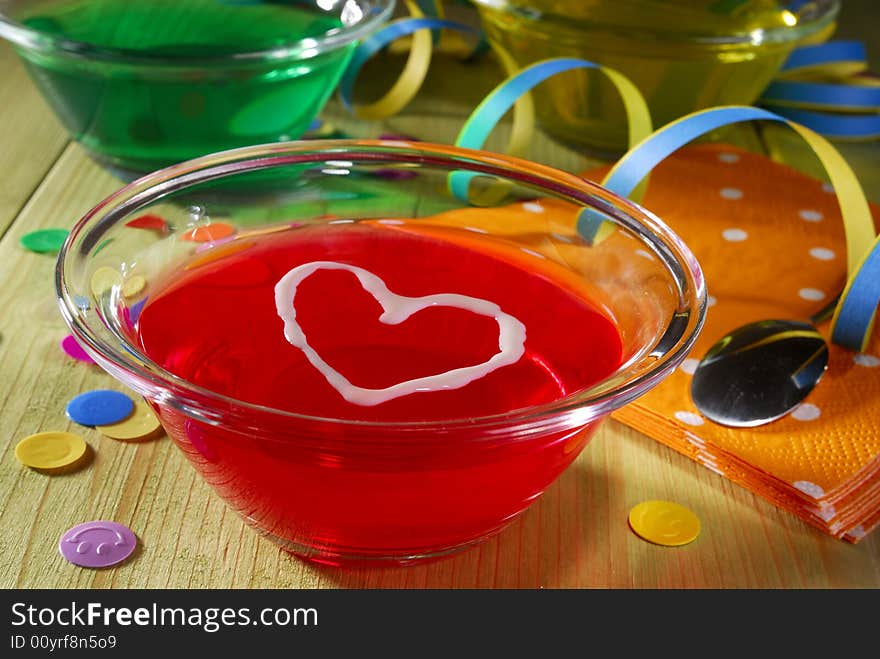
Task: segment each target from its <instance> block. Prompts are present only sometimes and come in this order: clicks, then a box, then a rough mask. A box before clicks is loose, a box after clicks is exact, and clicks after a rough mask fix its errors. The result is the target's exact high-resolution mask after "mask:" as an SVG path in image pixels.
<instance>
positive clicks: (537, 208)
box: [522, 201, 544, 213]
mask: <svg viewBox="0 0 880 659" xmlns="http://www.w3.org/2000/svg"><path fill="white" fill-rule="evenodd" d="M522 207H523V210H524V211H528V212H529V213H543V212H544V207H543V206H542V205H541V204H537V203H535V202H534V201H527V202H526V203H524V204H523V205H522Z"/></svg>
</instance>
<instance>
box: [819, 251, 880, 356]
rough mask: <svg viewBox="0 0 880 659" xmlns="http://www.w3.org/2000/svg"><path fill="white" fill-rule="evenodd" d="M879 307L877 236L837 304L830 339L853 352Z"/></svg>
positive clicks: (862, 338) (879, 283)
mask: <svg viewBox="0 0 880 659" xmlns="http://www.w3.org/2000/svg"><path fill="white" fill-rule="evenodd" d="M878 304H880V237H878V239H877V240H876V241H875V242H874V245H873V247H872V248H871V251H870V253H869V254H868V256H867V258H866V259H865V261H864V262H863V263H862V265H861V267H860V268H859V270H858V272H857V273H856V276H855V277H854V278H853V280H852V283H851V284H850V286H849V292H848V293H847V295H846V296H845V297H843V298H842V299H841V301H840V310H839V314H838V317H837V322H836V323H835V325H834V331H833V332H832V333H831V340H832V341H833V342H834V343H837V344H840V345H844V346H848V347H851V348H853V349H854V350H858V349H861V347H862V344H863V342H864V340H865V337H866V336H867V334H868V331H869V330H870V329H871V323H872V322H873V318H874V314H875V313H876V312H877V305H878Z"/></svg>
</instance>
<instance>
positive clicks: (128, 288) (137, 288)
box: [122, 275, 147, 297]
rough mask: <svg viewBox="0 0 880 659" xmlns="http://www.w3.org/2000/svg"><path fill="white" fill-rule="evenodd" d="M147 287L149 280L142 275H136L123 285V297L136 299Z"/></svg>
mask: <svg viewBox="0 0 880 659" xmlns="http://www.w3.org/2000/svg"><path fill="white" fill-rule="evenodd" d="M146 286H147V280H146V279H145V278H144V277H142V276H141V275H134V276H132V277H129V278H128V279H126V280H125V282H124V283H123V284H122V295H123V296H125V297H134V296H135V295H137V294H138V293H140V292H141V291H142V290H144V288H146Z"/></svg>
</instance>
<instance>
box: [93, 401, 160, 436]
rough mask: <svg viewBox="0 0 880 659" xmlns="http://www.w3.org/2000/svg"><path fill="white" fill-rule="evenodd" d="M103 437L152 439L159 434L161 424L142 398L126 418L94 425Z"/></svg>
mask: <svg viewBox="0 0 880 659" xmlns="http://www.w3.org/2000/svg"><path fill="white" fill-rule="evenodd" d="M95 429H96V430H97V431H98V432H100V433H101V434H102V435H104V436H105V437H109V438H111V439H121V440H125V441H129V442H136V441H142V440H145V439H152V438H153V437H155V436H157V435H158V434H159V431H160V430H161V429H162V425H161V424H160V423H159V419H158V418H157V417H156V415H155V414H154V413H153V410H152V409H151V408H150V406H149V405H147V404H146V402H144V401H143V400H139V401H137V402H135V404H134V411H133V412H132V413H131V415H129V416H128V418H125V419H123V420H122V421H119V422H117V423H111V424H107V425H99V426H95Z"/></svg>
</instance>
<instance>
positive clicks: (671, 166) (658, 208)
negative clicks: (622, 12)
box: [584, 144, 880, 542]
mask: <svg viewBox="0 0 880 659" xmlns="http://www.w3.org/2000/svg"><path fill="white" fill-rule="evenodd" d="M605 172H606V170H605V169H600V170H594V171H590V172H587V173H585V174H584V176H585V177H586V178H589V179H591V180H594V181H597V182H601V179H602V176H603V175H604V174H605ZM642 205H643V206H644V207H645V208H647V209H649V210H651V211H652V212H654V213H655V214H656V215H658V216H659V217H660V218H661V219H663V220H664V221H665V222H666V223H667V224H668V225H669V226H670V227H671V228H672V229H673V230H674V231H675V232H676V233H678V234H679V235H680V236H681V237H682V239H683V240H684V241H685V242H686V243H687V244H688V246H689V247H690V248H691V249H692V250H693V252H694V254H695V255H696V257H697V259H698V260H699V261H700V264H701V265H702V267H703V270H704V273H705V276H706V282H707V288H708V292H709V295H710V297H709V305H710V306H709V310H708V314H707V319H706V324H705V327H704V329H703V331H702V333H701V335H700V337H699V339H698V341H697V343H696V345H695V347H694V349H693V351H692V353H691V355H690V356H689V358H688V359H687V360H685V361H684V363H683V364H682V365H681V367H680V368H679V369H678V370H677V371H676V372H675V373H673V374H672V375H670V376H669V377H668V378H667V379H666V380H665V381H664V382H662V383H661V384H660V385H658V386H657V387H656V388H654V389H653V390H651V391H650V392H648V393H647V394H645V395H644V396H643V397H641V398H639V399H638V400H636V401H635V402H633V403H630V404H629V405H627V406H625V407H623V408H621V409H620V410H618V411H617V412H615V413H614V415H613V417H614V418H616V419H617V420H619V421H621V422H623V423H625V424H626V425H629V426H631V427H633V428H635V429H637V430H639V431H641V432H643V433H645V434H647V435H648V436H650V437H652V438H654V439H656V440H658V441H660V442H662V443H663V444H666V445H667V446H670V447H672V448H673V449H675V450H676V451H679V452H680V453H683V454H684V455H686V456H688V457H690V458H692V459H694V460H696V461H698V462H700V463H701V464H703V465H705V466H706V467H708V468H709V469H711V470H712V471H714V472H716V473H718V474H721V475H722V476H724V477H726V478H728V479H730V480H731V481H733V482H736V483H738V484H740V485H742V486H744V487H747V488H748V489H750V490H752V491H753V492H755V493H756V494H758V495H760V496H762V497H764V498H765V499H768V500H770V501H771V502H773V503H774V504H776V505H778V506H780V507H782V508H785V509H787V510H789V511H791V512H792V513H794V514H795V515H797V516H798V517H800V518H801V519H803V520H805V521H806V522H808V523H810V524H812V525H814V526H816V527H818V528H820V529H822V530H823V531H826V532H828V533H830V534H832V535H834V536H836V537H840V538H843V539H845V540H848V541H850V542H857V541H858V540H859V539H860V538H862V537H864V536H865V535H866V534H867V533H868V532H870V531H871V530H872V529H873V528H874V527H876V526H877V525H878V523H880V336H878V335H880V332H876V331H875V333H874V336H873V337H872V340H871V343H870V345H869V347H868V349H867V350H866V352H864V353H854V352H852V351H849V350H846V349H844V348H841V347H840V346H836V345H833V344H831V347H830V358H829V365H828V370H827V372H826V373H825V375H824V376H823V378H822V380H821V381H820V382H819V385H818V386H817V387H816V388H815V389H814V390H813V391H812V392H811V393H810V395H809V396H808V397H807V398H806V399H805V401H804V402H803V403H801V405H799V406H798V407H797V408H796V409H795V410H794V411H792V412H791V413H790V414H788V415H787V416H785V417H783V418H782V419H779V420H777V421H774V422H772V423H770V424H766V425H764V426H759V427H756V428H728V427H725V426H721V425H718V424H715V423H713V422H712V421H710V420H708V419H706V418H704V417H703V416H701V415H700V413H699V412H698V410H697V409H696V407H695V406H694V404H693V402H692V401H691V398H690V378H691V374H692V373H693V370H694V368H695V367H696V365H697V363H698V359H699V358H700V357H701V356H702V355H703V354H705V352H706V351H707V350H708V349H709V347H710V346H711V345H712V344H713V343H715V342H716V341H717V340H718V339H720V338H721V337H722V336H724V335H725V334H726V333H727V332H729V331H730V330H732V329H734V328H736V327H738V326H740V325H743V324H745V323H748V322H751V321H755V320H761V319H769V318H794V319H802V320H806V319H807V318H809V316H810V315H811V314H813V313H815V312H816V311H818V310H819V309H820V308H822V307H823V306H824V304H826V303H827V302H828V301H829V300H831V299H832V298H833V296H834V295H836V294H837V293H838V292H839V291H840V289H841V287H842V286H843V284H844V282H845V279H846V248H845V244H844V229H843V223H842V220H841V217H840V210H839V207H838V205H837V200H836V197H835V195H834V191H833V190H832V189H831V188H829V187H828V186H827V185H824V184H823V183H822V182H820V181H817V180H815V179H813V178H810V177H808V176H805V175H803V174H801V173H799V172H797V171H796V170H794V169H792V168H790V167H787V166H784V165H781V164H778V163H776V162H773V161H772V160H770V159H768V158H766V157H764V156H761V155H758V154H754V153H751V152H748V151H743V150H740V149H737V148H734V147H731V146H726V145H718V144H701V145H693V146H689V147H686V148H684V149H681V150H680V151H679V152H677V153H676V154H674V155H672V156H670V157H669V158H667V159H666V160H665V161H663V162H662V163H661V164H660V165H658V166H657V167H656V168H655V169H654V170H653V172H652V174H651V180H650V184H649V186H648V188H647V191H646V194H645V196H644V198H643V200H642ZM871 211H872V213H873V215H874V218H875V225H878V226H880V222H878V219H880V212H878V208H877V207H875V206H872V208H871ZM819 330H820V332H822V334H823V335H824V336H825V338H826V339H828V323H827V322H826V323H825V324H824V325H820V327H819Z"/></svg>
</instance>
